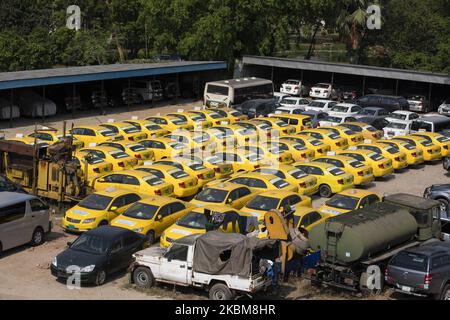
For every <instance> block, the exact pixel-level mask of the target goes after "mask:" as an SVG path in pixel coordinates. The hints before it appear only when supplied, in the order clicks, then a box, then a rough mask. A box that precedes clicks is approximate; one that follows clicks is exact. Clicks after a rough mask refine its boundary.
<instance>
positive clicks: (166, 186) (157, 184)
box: [92, 170, 174, 197]
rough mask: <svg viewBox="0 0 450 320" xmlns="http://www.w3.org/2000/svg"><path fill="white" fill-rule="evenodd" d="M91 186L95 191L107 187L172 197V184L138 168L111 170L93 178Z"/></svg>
mask: <svg viewBox="0 0 450 320" xmlns="http://www.w3.org/2000/svg"><path fill="white" fill-rule="evenodd" d="M92 187H93V188H94V190H95V191H96V192H99V191H103V190H106V189H108V188H111V187H114V188H120V189H124V190H131V191H135V192H139V193H141V194H146V195H149V196H152V195H156V196H166V197H172V196H173V195H174V194H173V189H174V187H173V185H172V184H171V183H167V182H165V181H164V180H162V179H160V178H158V177H156V176H154V175H152V174H149V173H147V172H144V171H139V170H126V171H120V172H113V173H110V174H107V175H104V176H102V177H100V178H98V179H96V180H94V182H93V184H92Z"/></svg>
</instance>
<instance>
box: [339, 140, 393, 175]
mask: <svg viewBox="0 0 450 320" xmlns="http://www.w3.org/2000/svg"><path fill="white" fill-rule="evenodd" d="M354 148H355V149H347V150H340V151H337V152H336V153H337V154H338V155H341V156H346V157H350V158H353V159H356V160H358V161H360V162H362V163H364V164H365V165H368V166H371V167H372V170H373V175H374V177H375V178H382V177H385V176H388V175H390V174H393V173H394V167H393V166H392V160H390V159H388V158H386V157H384V156H383V155H381V154H379V153H377V152H373V151H370V150H361V149H360V150H358V149H356V147H354Z"/></svg>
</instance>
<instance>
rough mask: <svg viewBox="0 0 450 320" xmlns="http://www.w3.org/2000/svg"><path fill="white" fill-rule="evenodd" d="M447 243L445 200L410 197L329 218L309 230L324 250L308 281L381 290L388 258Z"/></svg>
mask: <svg viewBox="0 0 450 320" xmlns="http://www.w3.org/2000/svg"><path fill="white" fill-rule="evenodd" d="M440 239H441V221H440V209H439V202H437V201H434V200H430V199H424V198H421V197H416V196H412V195H408V194H396V195H392V196H387V197H385V198H384V200H383V202H381V203H376V204H373V205H372V206H369V207H366V208H363V209H359V210H355V211H352V212H350V213H346V214H342V215H339V216H336V217H333V218H330V219H328V220H327V221H325V222H324V223H322V224H319V225H317V226H316V227H314V228H313V229H312V230H311V231H310V232H309V242H310V246H311V249H312V250H313V251H315V252H320V261H319V262H318V264H317V265H316V267H315V268H311V269H309V270H307V276H306V277H307V278H309V279H310V280H311V281H312V283H313V284H315V285H324V286H332V287H338V288H342V289H348V290H351V291H354V292H357V291H363V292H380V291H381V290H382V289H383V278H384V270H385V266H386V263H387V262H388V260H389V259H390V258H391V257H392V256H393V255H395V254H396V253H398V252H400V251H401V250H404V249H407V248H410V247H414V246H418V245H421V244H424V243H428V242H430V241H439V240H440Z"/></svg>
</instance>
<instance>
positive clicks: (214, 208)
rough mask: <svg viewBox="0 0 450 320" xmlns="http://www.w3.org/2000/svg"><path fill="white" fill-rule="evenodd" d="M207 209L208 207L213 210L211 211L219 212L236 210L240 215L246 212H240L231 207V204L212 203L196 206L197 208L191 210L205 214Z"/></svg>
mask: <svg viewBox="0 0 450 320" xmlns="http://www.w3.org/2000/svg"><path fill="white" fill-rule="evenodd" d="M205 209H208V210H211V211H217V212H227V211H236V212H237V213H239V214H240V215H244V213H242V212H240V211H239V210H237V209H234V208H231V207H229V206H222V205H210V204H207V205H205V206H201V207H195V208H193V209H191V211H193V212H196V213H200V214H203V213H204V212H205Z"/></svg>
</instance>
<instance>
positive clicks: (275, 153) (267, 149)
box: [236, 142, 294, 165]
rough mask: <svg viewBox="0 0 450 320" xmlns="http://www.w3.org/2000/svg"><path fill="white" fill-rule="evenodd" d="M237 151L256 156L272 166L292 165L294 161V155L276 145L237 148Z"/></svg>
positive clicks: (263, 144) (266, 144)
mask: <svg viewBox="0 0 450 320" xmlns="http://www.w3.org/2000/svg"><path fill="white" fill-rule="evenodd" d="M236 150H238V151H242V152H244V153H246V154H256V155H257V156H259V157H261V158H263V159H264V160H266V161H267V162H269V163H270V164H272V165H275V164H281V163H282V164H292V163H294V159H293V158H292V154H291V153H290V152H287V151H285V150H282V149H281V148H279V147H278V146H277V145H276V144H275V143H273V144H272V143H270V142H269V143H267V142H266V143H264V142H263V143H260V144H258V145H257V146H244V147H237V148H236Z"/></svg>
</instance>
